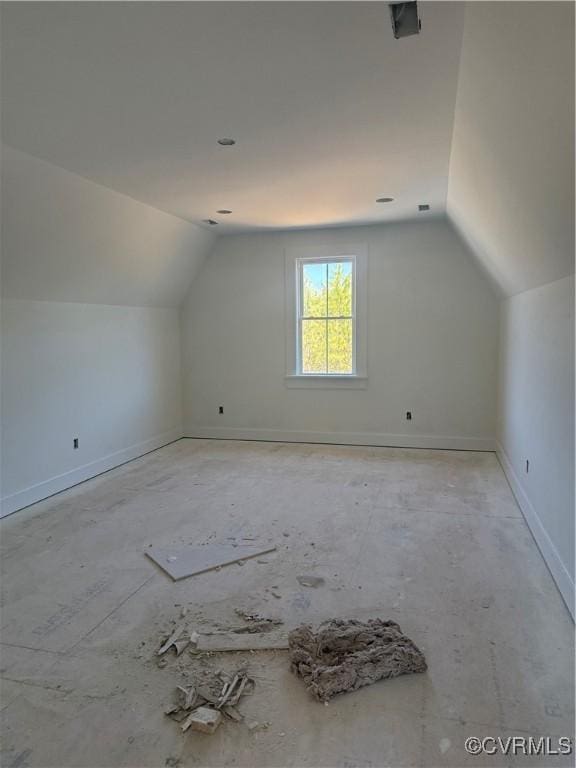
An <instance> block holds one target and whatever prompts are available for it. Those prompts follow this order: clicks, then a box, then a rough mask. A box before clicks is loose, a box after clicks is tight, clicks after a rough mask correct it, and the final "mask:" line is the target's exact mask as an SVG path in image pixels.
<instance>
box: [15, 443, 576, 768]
mask: <svg viewBox="0 0 576 768" xmlns="http://www.w3.org/2000/svg"><path fill="white" fill-rule="evenodd" d="M0 530H1V533H2V553H3V558H2V563H3V607H2V617H1V618H2V643H3V644H2V656H1V672H2V677H3V682H2V708H3V710H2V730H3V755H2V761H1V765H2V766H3V768H11V767H14V768H16V767H18V768H24V766H58V767H59V768H72V766H74V768H76V767H77V766H99V767H100V768H105V767H108V766H133V767H134V768H136V766H155V767H156V766H170V765H171V766H176V765H181V766H188V765H189V766H224V765H234V766H343V767H346V768H353V767H356V766H358V768H360V767H361V766H366V767H367V766H373V767H374V768H376V767H377V766H391V767H392V768H397V767H398V768H399V767H400V766H465V765H472V766H476V767H477V768H479V767H480V766H484V765H494V766H504V765H554V766H560V765H570V764H571V763H572V759H571V758H559V757H549V758H544V757H533V758H526V757H523V756H519V757H516V758H511V757H502V756H497V755H496V756H493V757H473V756H468V755H467V754H466V753H465V751H464V747H463V745H464V741H465V739H466V737H468V736H472V735H474V736H479V737H483V736H493V737H497V736H510V735H525V736H529V735H533V736H541V735H543V736H546V735H550V736H572V735H573V718H574V706H573V705H574V701H573V676H574V670H573V624H572V621H571V619H570V617H569V615H568V612H567V610H566V608H565V606H564V604H563V603H562V600H561V598H560V596H559V594H558V592H557V590H556V588H555V586H554V584H553V582H552V579H551V577H550V575H549V573H548V571H547V569H546V566H545V565H544V562H543V561H542V558H541V556H540V554H539V552H538V550H537V548H536V546H535V544H534V542H533V540H532V538H531V535H530V532H529V531H528V528H527V527H526V524H525V523H524V520H523V518H522V516H521V513H520V510H519V509H518V507H517V505H516V503H515V501H514V498H513V496H512V494H511V492H510V489H509V487H508V485H507V483H506V480H505V478H504V475H503V473H502V470H501V469H500V466H499V464H498V461H497V458H496V456H495V455H494V454H492V453H474V452H456V451H429V450H407V449H390V448H364V447H343V446H324V445H316V446H313V445H296V444H292V445H291V444H278V443H276V444H274V443H247V442H226V441H210V440H181V441H179V442H177V443H174V444H172V445H170V446H167V447H165V448H163V449H161V450H159V451H156V452H154V453H152V454H149V455H147V456H145V457H143V458H141V459H139V460H137V461H134V462H132V463H130V464H127V465H125V466H123V467H120V468H118V469H116V470H114V471H112V472H109V473H107V474H105V475H102V476H100V477H98V478H95V479H94V480H91V481H89V482H87V483H84V484H82V485H80V486H77V487H75V488H73V489H71V490H70V491H67V492H65V493H62V494H59V495H58V496H55V497H52V498H51V499H48V500H46V501H44V502H41V503H39V504H36V505H35V506H33V507H30V508H28V509H26V510H23V511H21V512H18V513H17V514H15V515H13V516H11V517H10V518H7V519H5V520H4V521H3V522H2V524H1V526H0ZM231 537H236V539H237V541H239V540H240V539H241V538H242V537H246V538H255V539H256V540H257V541H258V542H263V543H265V544H267V543H268V542H274V543H276V544H277V545H278V551H277V552H276V553H274V554H269V555H266V556H264V557H262V558H258V559H255V560H250V561H248V562H246V563H245V564H244V565H242V566H239V565H231V566H227V567H225V568H223V569H222V570H220V571H213V572H210V573H205V574H202V575H199V576H195V577H193V578H191V579H185V580H183V581H181V582H178V583H173V582H172V581H171V580H170V579H169V578H168V577H167V576H166V575H165V574H164V573H162V572H161V571H160V570H159V569H158V568H156V567H155V566H154V564H153V563H152V562H151V561H150V560H149V559H148V558H146V557H145V556H144V550H145V549H146V548H147V547H148V546H150V545H151V544H155V545H158V546H165V547H169V546H173V545H181V544H183V545H185V544H188V543H194V544H202V543H204V542H222V543H229V541H230V540H231ZM306 574H314V575H318V576H322V577H324V579H325V583H324V585H323V586H320V587H318V588H307V587H303V586H301V585H300V584H299V582H298V580H297V577H298V576H299V575H306ZM273 593H275V595H279V597H277V596H275V595H274V594H273ZM181 607H187V608H188V618H189V619H190V625H191V626H195V627H196V628H197V629H199V630H200V631H202V629H203V628H206V627H210V626H211V625H212V624H213V623H215V622H217V623H219V624H226V623H227V622H229V623H231V624H232V623H237V617H236V616H235V613H234V611H235V609H236V608H242V609H246V610H248V611H257V612H259V613H262V614H266V615H269V616H274V617H279V618H282V619H283V620H284V622H285V625H286V627H287V628H290V627H292V626H295V625H296V624H299V623H301V622H304V621H306V622H313V623H317V622H319V621H320V620H322V619H325V618H329V617H358V618H367V617H371V616H378V617H382V618H389V619H393V620H395V621H397V622H398V623H399V624H400V625H401V627H402V629H403V630H404V631H405V632H406V633H407V634H408V635H409V637H411V638H412V639H413V640H414V641H415V642H416V644H417V645H418V646H419V647H420V648H421V649H422V650H423V651H424V653H425V654H426V658H427V661H428V665H429V669H428V671H427V672H426V673H424V674H419V675H413V676H410V677H404V678H398V679H396V680H391V681H386V682H381V683H378V684H376V685H373V686H370V687H368V688H365V689H362V690H359V691H357V692H355V693H352V694H347V695H344V696H341V697H338V698H336V699H334V700H333V701H332V702H330V704H329V706H324V705H322V704H320V703H318V702H317V701H314V700H312V699H311V698H310V697H309V696H308V694H307V693H306V691H305V689H304V686H303V684H302V682H301V681H300V680H298V679H296V678H295V677H293V676H292V675H291V674H290V672H289V671H288V662H287V658H286V654H285V652H284V651H272V652H259V653H257V654H248V659H249V662H250V669H251V672H252V673H253V676H254V677H255V678H256V681H257V687H256V691H255V693H254V695H253V696H251V697H249V698H247V699H246V700H245V701H244V702H243V704H242V707H241V708H242V711H243V712H244V713H246V714H247V715H248V716H249V717H250V718H252V719H255V720H258V721H260V722H261V723H263V722H269V723H270V726H269V727H268V728H267V729H266V730H262V731H253V732H252V731H250V730H248V729H247V728H246V727H245V726H244V725H243V724H235V723H231V722H227V723H225V724H224V725H223V726H221V727H220V729H219V730H218V731H217V732H216V733H215V734H214V735H213V736H206V735H203V734H198V733H187V734H185V735H183V734H182V733H181V732H180V730H179V728H178V726H177V725H176V724H175V723H173V722H172V721H170V720H169V719H168V718H166V717H165V716H164V715H163V709H164V708H165V706H166V705H167V704H168V703H169V702H170V700H171V694H172V691H173V689H174V687H175V685H177V684H178V683H180V682H181V681H182V675H183V674H184V673H185V664H183V663H182V661H180V660H179V661H178V663H177V661H176V660H175V659H172V658H171V659H170V660H169V661H168V664H167V666H166V667H165V668H163V669H160V668H158V666H157V663H156V659H155V658H154V652H155V650H156V648H157V647H158V645H159V644H160V640H161V639H164V638H165V634H164V633H165V630H166V629H167V628H170V627H171V622H172V621H173V620H174V619H177V618H178V616H179V612H180V610H181ZM223 656H224V655H223V654H220V655H219V656H218V657H216V658H213V659H210V660H208V662H206V663H210V664H213V665H214V666H215V667H220V668H222V667H225V666H226V665H228V666H230V665H232V664H237V663H238V660H239V657H238V656H237V655H236V654H226V658H223ZM243 656H246V654H243Z"/></svg>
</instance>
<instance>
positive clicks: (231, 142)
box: [218, 139, 236, 147]
mask: <svg viewBox="0 0 576 768" xmlns="http://www.w3.org/2000/svg"><path fill="white" fill-rule="evenodd" d="M218 144H221V145H222V146H223V147H233V146H234V144H236V142H235V141H234V139H218Z"/></svg>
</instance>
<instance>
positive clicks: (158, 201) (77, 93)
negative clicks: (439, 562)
mask: <svg viewBox="0 0 576 768" xmlns="http://www.w3.org/2000/svg"><path fill="white" fill-rule="evenodd" d="M463 11H464V8H463V6H461V5H458V4H455V3H430V4H428V3H424V4H423V5H422V8H421V16H422V26H423V33H422V34H421V35H420V36H415V37H409V38H405V39H402V40H395V39H394V37H393V34H392V28H391V23H390V13H389V9H388V6H387V5H386V3H384V2H356V1H354V2H334V3H327V2H198V3H196V2H190V3H187V2H178V3H164V2H146V3H133V2H128V3H123V2H120V3H117V2H111V3H76V2H70V3H51V2H48V3H46V2H39V3H4V7H3V8H2V16H3V19H2V20H3V24H2V27H3V37H2V50H3V58H4V66H3V89H2V90H3V98H2V101H3V123H4V140H5V142H6V143H7V144H9V145H11V146H13V147H16V148H17V149H21V150H23V151H25V152H29V153H30V154H32V155H36V156H38V157H41V158H43V159H45V160H49V161H50V162H52V163H55V164H56V165H60V166H62V167H63V168H66V169H67V170H70V171H74V172H75V173H78V174H80V175H82V176H86V177H87V178H90V179H92V180H94V181H97V182H98V183H100V184H103V185H105V186H108V187H110V188H112V189H115V190H118V191H120V192H123V193H125V194H127V195H131V196H132V197H135V198H136V199H138V200H141V201H143V202H146V203H148V204H150V205H153V206H155V207H157V208H160V209H161V210H163V211H167V212H169V213H172V214H175V215H176V216H180V217H182V218H184V219H187V220H188V221H192V222H195V223H197V222H200V221H201V220H202V219H207V218H214V219H218V220H219V221H220V222H221V223H220V225H219V227H220V229H221V230H224V231H226V232H230V231H237V230H241V229H246V228H250V229H254V228H260V227H275V228H279V227H280V228H281V227H293V226H322V225H334V224H354V223H367V222H379V221H386V220H390V219H398V218H405V217H409V216H413V215H414V213H415V212H416V211H417V206H418V204H419V203H428V204H430V206H431V210H432V211H433V212H436V213H438V212H440V211H443V210H444V208H445V202H446V191H447V182H448V161H449V155H450V138H451V135H452V122H453V115H454V103H455V98H456V84H457V74H458V60H459V56H460V45H461V40H462V20H463ZM223 137H230V138H234V139H236V141H237V144H236V146H234V147H230V148H224V147H222V146H219V145H218V143H217V140H218V139H219V138H223ZM383 196H387V197H393V198H395V201H394V202H393V203H390V204H378V203H376V202H375V200H376V198H379V197H383ZM219 209H231V210H232V211H233V213H232V214H231V215H228V216H219V215H218V214H217V213H216V212H217V210H219Z"/></svg>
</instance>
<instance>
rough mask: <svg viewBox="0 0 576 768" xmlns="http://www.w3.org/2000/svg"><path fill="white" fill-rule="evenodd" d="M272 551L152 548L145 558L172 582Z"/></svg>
mask: <svg viewBox="0 0 576 768" xmlns="http://www.w3.org/2000/svg"><path fill="white" fill-rule="evenodd" d="M275 550H276V547H274V546H266V547H257V546H250V545H248V544H241V545H233V544H210V545H208V546H203V547H187V548H186V549H179V550H166V549H158V548H156V547H152V548H150V549H147V550H146V552H145V554H146V555H147V557H149V558H150V559H151V560H153V561H154V562H155V563H156V565H159V566H160V568H162V570H163V571H165V572H166V573H167V574H168V575H169V576H171V577H172V579H173V580H174V581H178V580H179V579H185V578H187V577H188V576H196V575H197V574H199V573H205V572H206V571H212V570H218V569H219V568H221V567H222V566H223V565H230V564H231V563H238V562H241V561H243V560H249V559H250V558H252V557H258V556H259V555H265V554H267V553H268V552H274V551H275Z"/></svg>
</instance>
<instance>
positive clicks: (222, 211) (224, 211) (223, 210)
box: [216, 208, 232, 214]
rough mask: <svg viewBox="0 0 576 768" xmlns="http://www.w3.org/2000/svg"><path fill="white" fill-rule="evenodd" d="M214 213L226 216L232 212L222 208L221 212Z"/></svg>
mask: <svg viewBox="0 0 576 768" xmlns="http://www.w3.org/2000/svg"><path fill="white" fill-rule="evenodd" d="M216 213H223V214H228V213H232V211H227V210H226V208H222V210H221V211H216Z"/></svg>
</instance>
